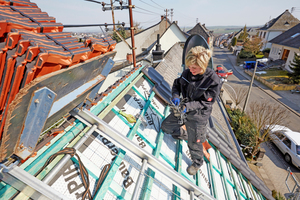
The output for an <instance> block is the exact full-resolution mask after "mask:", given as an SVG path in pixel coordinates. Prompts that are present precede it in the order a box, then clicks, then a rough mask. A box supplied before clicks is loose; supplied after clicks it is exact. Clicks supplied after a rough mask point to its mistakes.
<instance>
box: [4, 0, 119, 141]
mask: <svg viewBox="0 0 300 200" xmlns="http://www.w3.org/2000/svg"><path fill="white" fill-rule="evenodd" d="M62 31H63V25H62V24H61V23H57V22H56V19H55V18H54V17H49V15H48V14H47V13H46V12H42V11H41V9H40V8H38V7H37V5H36V4H35V3H31V2H30V1H28V0H15V1H8V0H0V92H1V95H0V119H1V122H0V123H1V125H0V139H1V135H2V130H3V127H4V123H5V116H6V112H7V110H8V106H9V104H10V103H11V102H12V101H13V99H14V98H15V96H16V94H17V93H18V92H19V90H20V89H21V88H23V87H24V86H25V85H26V84H28V83H30V82H31V81H32V80H34V79H35V78H37V77H41V76H44V75H46V74H48V73H51V72H54V71H57V70H60V69H63V68H67V67H70V66H73V65H75V64H78V63H81V62H84V61H86V60H88V59H90V58H93V57H95V56H99V55H101V54H104V53H106V52H109V51H113V50H114V48H115V45H116V42H115V41H114V40H112V39H111V38H110V37H105V38H101V39H95V38H88V39H87V40H86V41H85V42H84V43H80V42H78V40H77V38H73V37H72V36H71V33H67V32H62Z"/></svg>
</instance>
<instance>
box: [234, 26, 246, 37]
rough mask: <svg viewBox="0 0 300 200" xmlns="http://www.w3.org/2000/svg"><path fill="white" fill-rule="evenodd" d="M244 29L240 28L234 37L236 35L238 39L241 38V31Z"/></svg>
mask: <svg viewBox="0 0 300 200" xmlns="http://www.w3.org/2000/svg"><path fill="white" fill-rule="evenodd" d="M243 30H244V29H242V28H241V30H239V31H238V32H236V33H234V36H233V37H236V39H238V38H239V36H240V35H241V33H242V32H243Z"/></svg>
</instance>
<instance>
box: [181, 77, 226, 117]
mask: <svg viewBox="0 0 300 200" xmlns="http://www.w3.org/2000/svg"><path fill="white" fill-rule="evenodd" d="M221 87H222V84H221V83H216V82H214V83H213V84H212V85H211V86H210V87H209V88H208V89H207V90H205V91H204V92H203V91H201V90H200V91H199V92H203V95H202V96H201V97H200V100H199V101H190V102H187V103H185V105H186V109H187V112H190V111H193V110H198V109H201V110H203V109H210V108H211V107H212V105H213V104H214V102H215V100H216V98H217V97H218V95H219V94H220V89H221Z"/></svg>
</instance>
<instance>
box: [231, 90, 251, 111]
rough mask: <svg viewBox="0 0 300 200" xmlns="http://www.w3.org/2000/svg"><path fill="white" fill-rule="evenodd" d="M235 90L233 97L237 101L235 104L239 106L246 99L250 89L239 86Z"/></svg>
mask: <svg viewBox="0 0 300 200" xmlns="http://www.w3.org/2000/svg"><path fill="white" fill-rule="evenodd" d="M235 92H236V95H235V96H234V97H233V101H234V102H235V106H236V107H238V105H239V104H240V103H241V102H243V101H244V100H245V98H246V95H247V92H248V91H247V90H245V89H244V88H243V87H241V86H239V87H236V88H235Z"/></svg>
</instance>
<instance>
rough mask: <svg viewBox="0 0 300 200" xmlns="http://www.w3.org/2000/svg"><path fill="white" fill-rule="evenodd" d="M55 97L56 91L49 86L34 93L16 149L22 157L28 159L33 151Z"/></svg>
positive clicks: (15, 152)
mask: <svg viewBox="0 0 300 200" xmlns="http://www.w3.org/2000/svg"><path fill="white" fill-rule="evenodd" d="M55 97H56V93H54V92H53V91H52V90H50V89H48V88H47V87H43V88H41V89H38V90H36V91H35V92H34V93H33V96H32V98H31V103H30V105H29V108H28V112H27V116H26V119H25V123H24V129H23V131H22V134H21V137H20V139H19V143H17V145H16V147H15V151H14V154H16V155H17V156H19V157H20V158H22V159H26V158H27V157H28V156H29V155H30V154H31V153H33V151H34V148H35V146H36V144H37V142H38V139H39V136H40V134H41V132H42V130H43V128H44V125H45V122H46V120H47V117H48V114H49V112H50V110H51V107H52V105H53V102H54V100H55Z"/></svg>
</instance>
